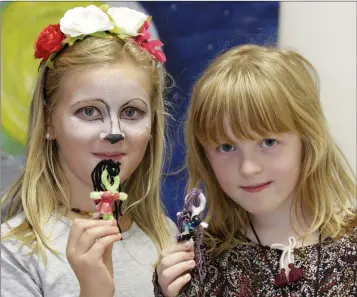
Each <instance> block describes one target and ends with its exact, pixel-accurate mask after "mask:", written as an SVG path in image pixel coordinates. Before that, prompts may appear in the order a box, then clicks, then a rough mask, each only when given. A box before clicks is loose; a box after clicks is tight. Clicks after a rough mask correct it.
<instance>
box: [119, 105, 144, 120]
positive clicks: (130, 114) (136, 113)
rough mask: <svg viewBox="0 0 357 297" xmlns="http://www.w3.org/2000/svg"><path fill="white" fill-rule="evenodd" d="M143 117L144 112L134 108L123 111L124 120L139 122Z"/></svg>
mask: <svg viewBox="0 0 357 297" xmlns="http://www.w3.org/2000/svg"><path fill="white" fill-rule="evenodd" d="M142 115H143V112H142V111H141V110H139V109H137V108H134V107H128V108H125V109H124V110H123V111H122V118H124V119H128V120H137V119H139V118H140V117H141V116H142Z"/></svg>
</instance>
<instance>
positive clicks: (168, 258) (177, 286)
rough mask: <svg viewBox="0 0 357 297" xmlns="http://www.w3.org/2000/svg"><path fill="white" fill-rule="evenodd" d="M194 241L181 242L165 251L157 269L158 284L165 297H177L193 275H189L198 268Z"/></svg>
mask: <svg viewBox="0 0 357 297" xmlns="http://www.w3.org/2000/svg"><path fill="white" fill-rule="evenodd" d="M194 257H195V254H194V250H193V241H192V240H189V241H186V242H180V243H177V244H174V245H172V246H171V247H169V248H167V249H165V250H163V251H162V252H161V255H160V259H159V265H158V266H157V268H156V271H157V275H158V282H159V285H160V288H161V291H162V293H163V294H164V295H165V297H175V296H177V295H178V294H179V293H180V291H181V289H182V287H183V286H184V285H186V284H187V283H188V282H189V281H190V279H191V275H190V274H189V273H187V272H188V271H189V270H191V269H193V268H194V267H195V266H196V263H195V261H194V260H193V259H194Z"/></svg>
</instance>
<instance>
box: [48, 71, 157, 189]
mask: <svg viewBox="0 0 357 297" xmlns="http://www.w3.org/2000/svg"><path fill="white" fill-rule="evenodd" d="M61 87H62V90H63V93H62V96H61V98H60V100H59V102H58V104H57V105H56V107H55V109H54V112H53V115H52V127H53V131H54V137H55V139H56V142H57V145H58V148H59V157H60V162H61V165H62V167H63V168H64V171H65V173H66V177H67V179H68V180H70V181H72V182H70V183H73V184H77V185H78V183H79V182H81V183H82V184H86V185H87V186H88V187H90V188H91V187H92V182H91V178H90V177H91V172H92V170H93V168H94V167H95V165H96V164H97V163H98V162H99V161H100V160H101V159H104V158H105V159H109V158H111V159H114V160H117V161H120V163H121V171H120V178H121V180H122V181H124V180H126V179H128V178H129V177H130V175H131V174H132V173H133V171H134V170H135V169H136V168H137V167H138V165H139V164H140V162H141V161H142V158H143V156H144V154H145V151H146V147H147V144H148V142H149V138H150V134H151V102H150V94H151V89H150V81H149V77H148V75H147V73H146V72H144V71H143V70H142V69H140V68H137V67H136V66H133V65H132V64H120V65H113V66H110V67H103V68H96V69H91V70H84V71H82V72H77V73H72V74H70V75H68V76H66V77H65V79H64V80H63V81H62V85H61ZM108 134H121V135H123V136H124V137H125V139H124V140H120V141H118V142H116V143H114V144H111V143H110V142H109V141H108V140H106V139H105V137H106V136H107V135H108Z"/></svg>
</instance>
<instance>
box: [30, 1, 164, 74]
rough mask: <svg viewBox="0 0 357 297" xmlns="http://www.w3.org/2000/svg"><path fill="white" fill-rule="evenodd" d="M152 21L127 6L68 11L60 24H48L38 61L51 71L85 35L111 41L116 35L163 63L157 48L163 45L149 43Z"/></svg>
mask: <svg viewBox="0 0 357 297" xmlns="http://www.w3.org/2000/svg"><path fill="white" fill-rule="evenodd" d="M150 20H151V17H150V16H147V15H145V14H144V13H142V12H139V11H136V10H133V9H130V8H127V7H110V8H109V5H102V6H100V7H97V6H95V5H89V6H87V7H75V8H72V9H69V10H67V11H66V12H65V14H64V16H63V17H62V18H61V20H60V22H59V24H56V25H49V26H47V27H46V28H45V29H43V30H42V31H41V32H40V34H39V36H38V37H37V39H36V42H35V58H36V59H42V61H41V65H40V66H42V65H45V66H48V67H50V68H52V67H53V63H52V61H53V59H54V58H55V57H56V55H57V54H58V53H59V52H60V51H61V50H62V49H63V48H64V47H65V46H66V45H68V46H71V45H73V44H74V43H75V42H76V41H77V40H82V39H83V38H85V37H86V36H95V37H100V38H111V36H112V35H115V36H117V37H118V38H120V39H122V40H125V39H127V38H130V39H133V40H134V41H135V42H136V43H137V44H138V45H139V46H140V47H141V48H143V49H144V50H146V51H147V52H149V53H150V54H151V56H152V57H153V58H154V59H155V60H157V61H159V62H160V63H164V62H165V61H166V57H165V54H164V53H163V52H162V51H161V50H159V49H156V47H160V46H162V45H163V43H162V42H161V41H160V40H152V41H149V39H150V36H151V34H150V33H149V32H148V29H149V26H150Z"/></svg>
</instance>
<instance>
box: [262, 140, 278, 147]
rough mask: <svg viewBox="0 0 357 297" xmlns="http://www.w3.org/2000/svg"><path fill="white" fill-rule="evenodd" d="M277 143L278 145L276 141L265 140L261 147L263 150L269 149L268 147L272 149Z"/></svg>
mask: <svg viewBox="0 0 357 297" xmlns="http://www.w3.org/2000/svg"><path fill="white" fill-rule="evenodd" d="M277 143H278V141H277V140H276V139H273V138H267V139H264V140H263V142H262V146H263V147H265V148H270V147H273V146H274V145H276V144H277Z"/></svg>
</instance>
